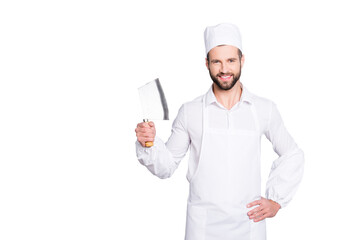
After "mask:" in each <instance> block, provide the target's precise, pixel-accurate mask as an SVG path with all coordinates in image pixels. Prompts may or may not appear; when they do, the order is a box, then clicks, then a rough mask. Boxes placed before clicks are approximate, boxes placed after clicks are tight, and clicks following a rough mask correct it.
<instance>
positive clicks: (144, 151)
mask: <svg viewBox="0 0 360 240" xmlns="http://www.w3.org/2000/svg"><path fill="white" fill-rule="evenodd" d="M160 142H161V140H160V139H159V138H158V137H156V136H155V139H154V145H153V146H152V147H143V146H142V145H141V143H140V142H139V141H137V140H136V141H135V147H136V156H137V158H138V160H139V161H140V163H141V164H143V165H145V166H146V165H150V164H152V163H153V162H154V160H155V157H154V155H155V151H156V148H158V146H159V143H160Z"/></svg>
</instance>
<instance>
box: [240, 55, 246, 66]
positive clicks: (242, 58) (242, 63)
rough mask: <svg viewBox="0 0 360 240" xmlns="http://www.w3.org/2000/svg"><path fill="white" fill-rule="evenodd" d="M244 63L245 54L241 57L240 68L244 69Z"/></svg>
mask: <svg viewBox="0 0 360 240" xmlns="http://www.w3.org/2000/svg"><path fill="white" fill-rule="evenodd" d="M244 63H245V57H244V54H243V55H241V59H240V64H241V65H240V67H241V68H242V67H243V66H244Z"/></svg>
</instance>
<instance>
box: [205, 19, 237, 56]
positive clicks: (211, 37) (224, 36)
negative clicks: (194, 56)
mask: <svg viewBox="0 0 360 240" xmlns="http://www.w3.org/2000/svg"><path fill="white" fill-rule="evenodd" d="M204 41H205V51H206V55H207V54H208V52H209V51H210V50H211V49H213V48H214V47H216V46H219V45H231V46H235V47H237V48H239V49H240V51H241V52H242V41H241V34H240V31H239V28H238V27H237V26H236V25H234V24H231V23H221V24H218V25H215V26H209V27H207V28H206V29H205V32H204Z"/></svg>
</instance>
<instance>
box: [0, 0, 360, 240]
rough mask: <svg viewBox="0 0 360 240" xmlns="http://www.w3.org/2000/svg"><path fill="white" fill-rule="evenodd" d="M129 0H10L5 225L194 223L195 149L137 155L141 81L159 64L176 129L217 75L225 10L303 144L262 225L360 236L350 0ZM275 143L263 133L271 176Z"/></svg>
mask: <svg viewBox="0 0 360 240" xmlns="http://www.w3.org/2000/svg"><path fill="white" fill-rule="evenodd" d="M123 2H124V1H123ZM123 2H122V1H106V0H104V1H79V0H72V1H36V0H35V1H1V3H0V81H1V82H0V115H1V117H0V239H4V240H7V239H157V240H161V239H164V240H165V239H166V240H168V239H174V240H180V239H184V231H185V214H186V200H187V194H188V182H187V180H186V177H185V175H186V171H187V161H188V158H187V157H186V158H184V160H183V161H182V163H181V164H180V166H179V169H178V170H177V171H176V172H175V174H174V175H173V176H172V177H171V178H170V179H166V180H160V179H158V178H156V177H154V176H153V175H152V174H151V173H150V172H148V171H147V169H146V168H145V167H143V166H142V165H140V164H139V163H138V161H137V159H136V156H135V145H134V143H135V140H136V137H135V132H134V129H135V127H136V124H137V122H139V121H141V120H142V116H141V109H140V103H139V99H138V92H137V88H138V87H139V86H141V85H143V84H145V83H146V82H149V81H151V80H153V79H155V78H157V77H159V78H160V80H161V83H162V85H163V89H164V91H165V95H166V97H167V100H168V105H169V109H170V121H168V122H162V121H157V122H155V123H156V126H157V132H158V136H160V137H161V138H162V139H163V140H167V138H168V137H169V135H170V129H171V124H172V121H173V120H174V118H175V117H176V114H177V111H178V109H179V107H180V106H181V104H182V103H184V102H186V101H190V100H192V99H194V98H195V97H197V96H199V95H201V94H203V93H205V92H206V91H207V90H208V88H209V87H210V84H211V80H210V78H209V77H208V72H207V70H206V68H205V61H204V57H205V56H204V51H205V50H204V44H203V31H204V29H205V27H206V26H208V25H214V24H218V23H221V22H232V23H235V24H237V25H238V26H239V27H240V30H241V32H242V35H243V47H244V55H245V58H246V60H245V66H244V68H243V74H242V77H241V81H242V82H243V84H244V85H245V86H246V87H247V88H248V89H249V90H250V91H251V92H253V93H255V94H257V95H260V96H263V97H266V98H269V99H271V100H273V101H274V102H275V103H277V105H278V108H279V110H280V113H281V114H282V117H283V119H284V122H285V125H286V127H287V128H288V130H289V132H290V133H291V134H292V136H293V137H294V139H295V140H296V142H297V143H298V145H299V146H300V147H301V148H302V149H303V150H304V152H305V157H306V168H305V176H304V180H303V182H302V184H301V187H300V189H299V191H298V192H297V195H296V196H295V198H294V200H293V201H292V202H291V203H290V205H289V206H288V207H286V208H284V209H282V210H280V212H279V213H278V215H277V216H276V217H275V218H273V219H270V220H268V221H267V223H268V227H267V229H268V239H270V240H272V239H274V240H275V239H276V240H279V239H292V240H297V239H301V240H303V239H329V238H331V239H359V238H360V234H359V231H358V229H357V227H358V221H359V220H358V216H359V214H360V210H359V208H358V207H357V205H358V203H357V200H358V199H359V187H358V183H359V180H360V179H359V167H358V166H359V164H358V162H359V161H360V158H359V153H358V146H359V138H358V135H359V133H360V128H359V122H360V117H359V114H358V113H359V110H358V109H359V107H358V106H357V105H358V103H359V102H360V97H359V95H358V87H357V86H359V85H358V81H359V80H360V74H359V63H360V62H359V55H360V47H359V42H360V32H359V22H360V15H359V14H358V10H359V9H358V5H357V3H356V1H355V0H354V1H350V0H344V1H316V0H312V1H310V0H304V1H285V0H284V1H279V0H276V1H250V0H249V1H241V0H238V1H234V0H233V1H225V0H224V1H210V0H207V1H177V2H173V1H157V0H152V1H145V0H139V1H132V2H130V1H126V3H123ZM276 157H277V156H276V154H275V153H273V151H272V147H271V144H270V143H269V142H268V141H267V140H266V138H264V139H263V153H262V160H263V162H264V168H263V181H264V182H265V180H266V177H267V175H268V172H269V168H270V166H271V162H272V161H273V160H275V159H276Z"/></svg>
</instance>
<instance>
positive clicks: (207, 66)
mask: <svg viewBox="0 0 360 240" xmlns="http://www.w3.org/2000/svg"><path fill="white" fill-rule="evenodd" d="M205 66H206V68H207V69H209V61H208V60H207V58H205Z"/></svg>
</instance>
